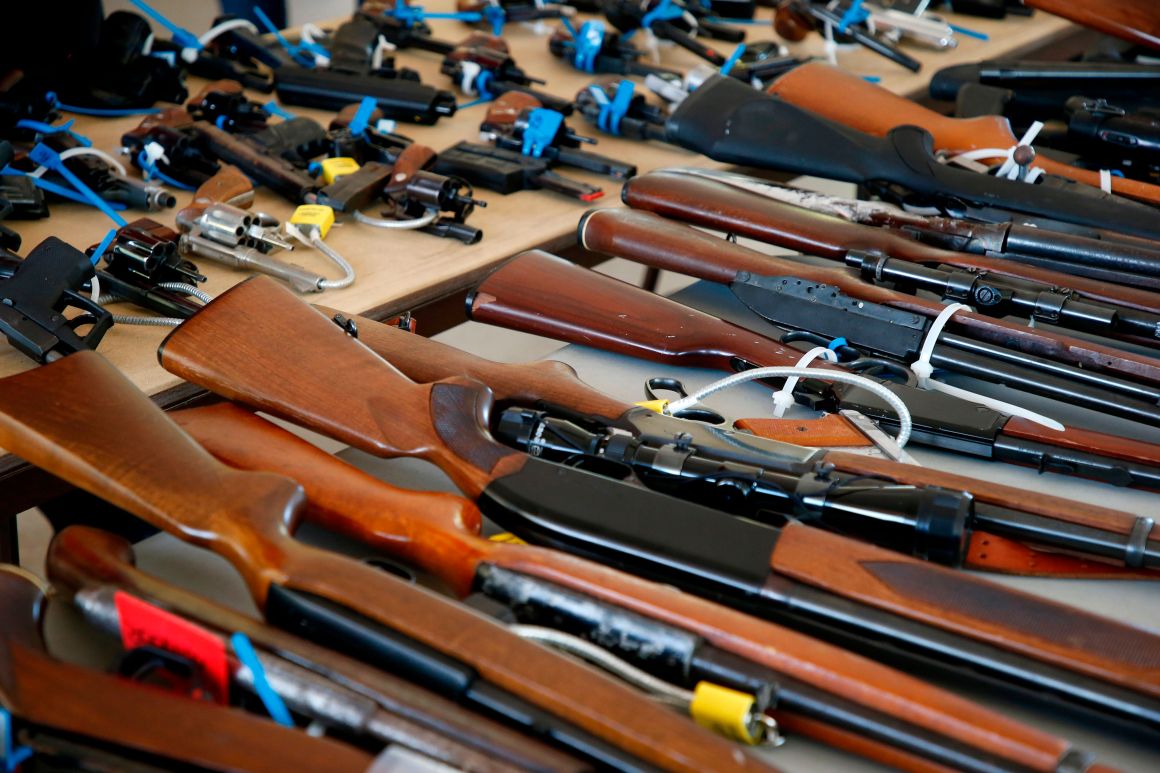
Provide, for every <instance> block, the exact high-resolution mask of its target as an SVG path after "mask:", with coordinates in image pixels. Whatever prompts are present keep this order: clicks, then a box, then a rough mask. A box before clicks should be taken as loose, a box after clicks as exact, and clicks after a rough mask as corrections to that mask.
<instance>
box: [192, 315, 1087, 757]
mask: <svg viewBox="0 0 1160 773" xmlns="http://www.w3.org/2000/svg"><path fill="white" fill-rule="evenodd" d="M404 336H405V337H408V338H410V339H415V338H416V337H415V336H410V335H409V334H404ZM173 415H174V417H175V418H176V420H177V421H178V423H180V424H181V425H182V426H183V427H184V428H185V429H186V430H187V431H188V432H190V434H191V435H192V436H193V437H194V438H196V439H197V440H198V441H199V442H201V443H203V444H204V445H205V448H206V450H208V451H210V452H211V453H213V454H214V455H215V456H217V457H218V458H219V459H221V460H222V461H225V462H227V463H228V464H231V465H233V466H236V467H239V468H242V469H256V470H265V471H269V472H277V473H278V474H283V475H287V476H289V477H292V478H294V479H295V480H297V481H298V482H299V483H301V484H302V485H303V487H304V489H305V491H306V494H307V499H308V501H309V503H310V504H309V508H308V510H307V517H309V518H311V519H312V520H314V521H316V522H317V523H318V524H319V525H321V526H323V527H324V528H327V529H329V530H332V531H336V532H340V533H343V534H347V535H349V536H352V537H354V538H356V539H358V540H360V541H362V542H364V543H366V544H368V545H370V546H374V547H377V548H380V549H383V550H386V551H388V552H389V553H391V554H392V555H394V556H396V557H398V558H399V559H402V560H404V561H406V562H407V563H408V564H411V565H414V566H416V567H418V568H419V569H422V570H425V571H427V572H430V573H432V574H433V575H435V576H436V577H438V578H440V579H441V580H443V581H444V582H446V583H447V584H448V586H450V587H451V588H452V589H453V591H454V592H455V593H456V594H458V595H466V594H468V593H472V592H474V593H480V594H482V595H484V596H486V597H487V598H490V599H492V600H493V601H496V602H499V603H501V604H503V605H505V606H507V607H510V608H511V610H512V612H514V613H515V614H516V616H517V619H518V620H519V621H520V622H528V623H533V624H538V625H546V626H550V627H551V628H555V629H560V628H562V629H563V630H565V631H566V632H570V633H573V634H576V635H581V636H584V637H585V638H588V639H590V640H592V641H593V642H594V643H596V644H597V645H599V646H601V647H603V648H605V649H609V650H611V651H613V652H614V653H615V654H617V655H618V656H620V657H627V658H629V659H630V660H631V661H632V662H633V663H634V664H636V665H638V666H640V667H642V668H645V669H646V670H648V671H650V673H653V674H654V675H656V676H658V677H660V678H663V679H665V680H666V681H670V682H672V681H675V682H676V683H677V684H678V686H681V687H686V688H687V687H691V686H692V685H693V684H695V683H697V682H699V681H709V682H714V683H720V684H722V685H723V686H725V687H729V688H731V689H737V690H740V691H743V692H745V693H747V694H749V693H752V694H753V695H755V696H761V695H763V694H764V693H766V692H767V689H766V687H767V686H768V687H772V699H771V700H770V701H768V703H767V704H766V702H765V701H764V699H760V700H759V701H758V707H755V708H757V710H765V711H766V712H767V713H768V714H770V715H771V716H773V717H775V718H776V719H777V722H778V724H779V725H781V726H785V727H787V728H788V729H790V730H791V731H800V732H802V733H804V734H807V735H814V736H815V737H817V738H818V739H819V740H821V741H822V742H823V743H831V744H832V743H834V742H835V740H836V741H837V742H838V745H839V746H843V747H846V748H850V750H851V751H853V752H854V753H857V754H865V755H867V756H869V757H871V758H873V759H879V760H882V761H887V762H888V764H895V765H899V764H900V763H899V762H898V761H892V757H891V755H893V754H895V753H897V752H902V753H904V754H907V755H913V756H915V757H917V758H920V760H922V761H924V762H933V763H936V764H945V765H948V766H950V767H955V768H961V769H967V770H972V769H978V766H981V765H994V766H996V767H998V768H1005V767H1007V766H1009V765H1011V764H1013V763H1014V762H1015V760H1016V759H1018V758H1021V757H1023V755H1024V754H1025V753H1026V752H1027V751H1030V749H1031V748H1034V749H1035V750H1036V756H1040V755H1041V756H1042V761H1043V763H1047V764H1048V766H1049V767H1050V766H1051V765H1052V764H1054V763H1055V762H1057V761H1058V760H1060V759H1061V757H1060V756H1059V755H1060V748H1059V747H1058V746H1055V745H1053V744H1052V743H1048V742H1047V740H1046V739H1043V740H1036V739H1035V736H1036V735H1038V734H1034V733H1030V731H1028V730H1027V729H1026V728H1021V727H1019V725H1018V724H1014V723H1012V724H1009V725H1007V726H1003V725H1001V724H999V723H1001V722H1003V720H1002V719H1000V718H997V717H996V718H994V721H992V718H990V717H988V716H986V714H985V713H983V712H980V711H979V709H978V708H977V707H973V706H970V705H967V704H965V703H962V702H960V701H957V700H955V699H953V698H950V696H946V695H942V694H940V693H938V691H935V690H932V689H931V688H930V687H929V686H927V685H925V684H922V683H920V682H918V681H916V680H914V679H912V678H910V677H906V676H903V675H902V674H899V673H895V672H893V671H891V670H890V669H887V668H884V667H882V666H880V665H878V664H875V663H872V662H871V661H868V660H865V659H863V658H862V657H860V656H857V655H853V654H850V653H847V652H843V651H841V650H838V649H836V648H833V647H830V646H828V645H825V644H823V643H821V642H819V641H816V640H813V639H809V638H807V637H805V636H802V635H801V634H798V633H796V632H793V631H790V630H788V629H785V628H781V627H779V626H775V625H772V624H770V623H765V622H762V621H759V620H757V619H756V618H753V617H750V616H748V615H744V614H742V613H740V612H737V611H734V610H730V609H727V608H725V607H722V606H720V605H718V604H713V603H711V602H708V601H704V600H701V599H698V598H696V597H695V596H692V595H690V594H686V593H681V592H679V591H677V590H675V589H673V588H669V587H665V586H663V585H659V584H656V583H651V582H648V581H647V580H642V579H639V578H635V577H632V576H631V575H628V574H625V573H623V572H618V571H616V570H614V569H609V568H607V567H604V566H598V565H596V564H595V563H593V562H590V561H586V560H584V559H581V558H576V557H573V556H569V555H566V554H564V553H561V552H559V551H555V550H547V549H544V548H540V547H534V546H529V545H521V544H514V543H512V542H506V541H505V542H498V541H493V540H488V539H484V538H483V537H482V536H481V535H480V527H481V521H482V518H481V516H480V513H479V511H478V510H477V509H476V508H475V507H474V505H472V504H471V503H470V502H468V501H467V500H465V499H462V498H460V497H453V496H450V495H446V496H445V497H444V498H443V501H442V503H441V504H442V505H443V507H442V508H440V509H436V508H432V507H416V506H414V505H413V504H411V503H410V502H409V501H408V500H412V499H414V495H413V494H412V493H411V492H405V491H402V490H400V489H397V488H394V487H393V486H390V485H388V484H386V483H383V482H381V481H379V480H377V479H375V478H372V477H371V476H369V475H367V474H366V473H364V472H361V471H359V470H357V469H355V468H354V467H352V466H350V465H348V464H346V463H345V462H343V461H341V460H340V459H338V458H337V457H335V456H333V455H331V454H328V453H326V452H325V451H322V450H321V449H319V448H318V447H316V446H314V445H312V444H310V443H308V442H306V441H304V440H301V439H299V438H297V437H295V436H293V435H292V434H291V433H289V432H287V431H286V430H283V429H281V428H279V427H276V426H274V425H273V424H272V423H271V422H268V421H266V420H264V419H261V418H259V417H257V416H256V415H254V414H252V413H249V412H247V411H245V410H244V409H241V408H239V407H237V406H233V405H229V404H222V405H215V406H209V407H205V408H195V409H192V410H186V411H177V412H175V413H174V414H173ZM428 498H429V497H428ZM919 703H921V707H919V705H918V704H919ZM956 704H962V705H956ZM834 730H837V731H839V732H838V733H834V732H832V731H834ZM842 732H848V733H851V734H853V735H855V736H857V737H858V738H859V739H860V740H862V741H867V742H869V744H870V746H869V748H859V747H858V745H857V744H854V745H851V746H846V744H845V743H844V739H843V736H842V735H841V733H842ZM981 732H986V733H987V734H988V735H987V737H986V738H985V740H982V739H983V738H984V737H983V736H982V735H980V734H979V733H981ZM991 733H997V736H992V735H990V734H991ZM979 740H982V745H981V746H980V745H979ZM879 745H881V746H882V747H885V748H880V746H879ZM1017 749H1018V751H1017ZM1072 754H1073V756H1074V755H1075V754H1076V753H1075V752H1074V751H1073V752H1072ZM1026 760H1027V761H1026V762H1024V763H1022V764H1028V763H1031V755H1027V758H1026ZM908 762H909V761H907V762H904V763H902V764H901V767H903V768H909V767H910V765H909V764H907V763H908ZM922 764H923V763H921V762H920V763H919V765H918V766H916V767H919V768H921V765H922ZM1039 764H1041V763H1033V764H1032V765H1031V766H1032V767H1037V766H1038V765H1039Z"/></svg>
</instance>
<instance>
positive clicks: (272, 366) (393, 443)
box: [158, 277, 525, 498]
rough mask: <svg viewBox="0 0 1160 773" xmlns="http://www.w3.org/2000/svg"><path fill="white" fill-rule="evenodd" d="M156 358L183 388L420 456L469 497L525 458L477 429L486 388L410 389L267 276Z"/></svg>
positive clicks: (368, 447)
mask: <svg viewBox="0 0 1160 773" xmlns="http://www.w3.org/2000/svg"><path fill="white" fill-rule="evenodd" d="M287 335H290V336H293V341H294V344H293V345H292V346H288V345H287V338H286V337H287ZM158 358H159V359H160V361H161V364H162V366H164V367H165V369H166V370H169V371H170V372H172V373H174V374H175V375H177V376H180V377H181V378H184V379H186V380H187V381H192V382H193V383H195V384H198V385H200V386H203V387H206V388H207V389H211V390H213V391H214V392H217V393H218V394H221V395H223V396H225V397H228V398H230V399H231V400H235V401H237V402H240V403H243V404H246V405H249V406H251V407H253V408H256V409H258V410H262V411H266V412H268V413H272V414H276V415H279V416H282V417H283V418H285V419H288V420H289V421H293V422H296V423H298V424H301V425H302V426H305V427H309V428H310V429H313V430H315V431H317V432H321V433H322V434H324V435H329V436H330V437H333V438H335V439H336V440H340V441H342V442H345V443H348V444H350V445H353V446H355V447H357V448H361V449H362V450H364V451H366V452H367V453H371V454H375V455H378V456H385V457H393V456H418V457H421V458H424V459H427V460H428V461H431V462H433V463H434V464H436V465H438V466H439V467H441V468H442V469H444V470H445V471H446V472H447V473H448V475H449V476H450V477H451V478H452V480H454V481H455V482H456V484H457V485H458V486H459V487H460V488H461V489H462V490H463V491H464V492H465V493H467V494H468V496H470V497H472V498H474V497H476V496H478V495H479V493H480V492H482V491H483V489H484V488H485V487H486V486H487V484H488V482H489V481H490V480H491V479H492V478H493V477H495V476H498V475H502V474H505V473H507V472H514V471H515V470H516V469H518V468H519V466H520V465H522V464H523V461H524V459H525V457H524V455H523V454H520V453H519V452H516V451H512V450H511V449H508V448H504V447H502V446H500V445H499V444H498V443H496V442H495V440H493V439H492V438H491V436H490V435H489V434H488V433H487V431H486V429H484V428H485V427H486V426H487V425H488V422H487V413H488V411H489V409H490V405H491V396H490V393H488V392H487V389H486V387H483V385H481V384H479V383H478V382H469V381H466V380H462V379H460V380H459V381H454V380H452V381H446V382H440V383H437V384H426V385H419V384H416V383H415V382H413V381H411V380H410V379H408V378H407V377H406V376H404V375H403V374H402V373H400V372H399V371H398V370H396V369H395V368H394V367H393V366H391V365H390V364H389V363H387V362H386V361H384V360H383V359H382V358H380V357H378V356H377V355H376V354H375V353H374V352H372V351H371V350H370V349H367V348H366V347H365V346H363V345H362V344H360V343H359V342H358V341H356V340H354V339H352V338H351V337H350V336H348V335H347V334H346V333H344V332H343V331H342V330H341V329H339V327H338V326H337V325H335V324H334V323H333V322H332V321H331V320H329V319H327V318H326V317H325V316H323V315H322V314H319V313H318V312H317V311H316V310H314V309H313V308H311V307H310V306H309V305H308V304H306V303H303V302H302V301H300V300H299V299H298V298H297V297H296V296H295V295H294V293H293V292H292V291H290V290H288V289H286V288H284V287H282V286H281V285H279V284H278V283H277V282H276V281H274V280H272V279H269V278H268V277H256V278H254V279H251V280H248V281H245V282H242V283H241V284H239V285H236V286H235V287H233V288H232V289H230V290H229V291H227V292H225V293H223V294H222V295H219V296H218V297H217V298H216V299H215V300H214V301H213V302H212V303H210V304H209V305H207V306H206V307H205V308H204V309H202V311H200V312H198V313H197V314H195V315H194V316H193V317H192V318H191V319H188V320H186V321H185V323H183V324H182V325H181V327H178V328H176V329H175V330H174V331H173V332H172V333H171V334H170V335H169V337H168V338H166V339H165V341H164V342H163V343H162V345H161V349H160V351H159V353H158Z"/></svg>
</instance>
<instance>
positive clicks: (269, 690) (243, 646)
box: [230, 631, 294, 727]
mask: <svg viewBox="0 0 1160 773" xmlns="http://www.w3.org/2000/svg"><path fill="white" fill-rule="evenodd" d="M230 646H231V647H233V648H234V653H235V654H236V655H237V656H238V661H239V662H241V664H242V665H243V666H245V667H246V668H248V669H250V674H251V676H252V677H253V682H254V690H255V691H256V692H257V693H258V697H259V698H261V699H262V704H263V705H264V706H265V707H266V711H268V712H269V713H270V717H271V718H272V719H273V720H274V721H275V722H277V723H278V724H279V725H283V726H285V727H294V720H293V719H292V718H291V716H290V709H288V708H286V703H285V702H284V701H283V700H282V697H281V696H280V695H278V693H277V692H275V691H274V688H273V687H271V686H270V680H269V679H267V678H266V669H264V668H262V661H260V660H258V653H257V652H255V651H254V645H253V644H251V643H250V638H249V637H248V636H246V635H245V634H244V633H241V632H240V631H239V632H237V633H235V634H234V635H233V636H231V637H230Z"/></svg>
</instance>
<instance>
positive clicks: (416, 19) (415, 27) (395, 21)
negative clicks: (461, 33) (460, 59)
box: [355, 0, 455, 55]
mask: <svg viewBox="0 0 1160 773" xmlns="http://www.w3.org/2000/svg"><path fill="white" fill-rule="evenodd" d="M396 9H407V10H403V11H402V12H401V13H398V14H396V13H395V11H396ZM409 10H410V7H409V6H406V5H405V4H400V3H397V2H395V0H368V2H365V3H363V4H362V5H360V6H359V9H358V10H357V11H355V13H356V14H358V15H360V16H361V17H362V18H364V19H367V20H369V21H370V22H371V23H373V24H374V25H375V27H376V29H377V31H378V34H379V35H381V36H382V37H383V39H385V40H386V41H387V42H388V43H390V44H391V45H392V46H394V47H395V48H396V49H403V48H418V49H421V50H423V51H432V52H434V53H436V54H439V55H445V54H448V53H450V52H451V50H452V49H454V48H455V44H454V43H449V42H447V41H444V40H438V39H436V38H433V37H432V36H431V27H430V26H429V25H428V24H427V23H426V22H424V21H423V19H422V15H421V14H414V13H408V12H407V11H409Z"/></svg>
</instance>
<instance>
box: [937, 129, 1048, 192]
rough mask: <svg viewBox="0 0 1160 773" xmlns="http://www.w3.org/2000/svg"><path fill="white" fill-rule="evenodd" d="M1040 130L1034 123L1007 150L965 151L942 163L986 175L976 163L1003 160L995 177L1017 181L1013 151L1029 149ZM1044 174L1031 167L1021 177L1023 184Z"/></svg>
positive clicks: (984, 170) (976, 149)
mask: <svg viewBox="0 0 1160 773" xmlns="http://www.w3.org/2000/svg"><path fill="white" fill-rule="evenodd" d="M1042 129H1043V122H1042V121H1036V122H1035V123H1033V124H1031V126H1030V127H1028V129H1027V131H1026V132H1024V133H1023V136H1022V137H1020V138H1019V140H1018V141H1017V142H1016V143H1015V144H1014V145H1012V146H1011V147H1009V148H975V149H974V150H967V151H964V152H962V153H956V154H955V155H953V156H947V157H946V158H945V159H944V162H945V163H947V164H957V165H958V166H961V167H964V168H966V169H970V170H971V171H972V172H980V173H986V172H987V167H986V166H985V165H983V164H980V163H978V162H979V161H980V160H981V159H986V158H1001V159H1003V163H1002V164H1000V165H999V168H998V169H997V170H996V171H995V176H996V177H1000V178H1004V179H1007V180H1018V179H1019V171H1020V167H1019V164H1017V163H1016V162H1015V151H1016V150H1018V149H1019V148H1020V147H1022V146H1024V145H1026V146H1028V147H1030V146H1031V143H1033V142H1034V141H1035V138H1036V137H1038V136H1039V132H1040V131H1041V130H1042ZM1044 174H1046V172H1045V171H1044V170H1043V169H1042V168H1041V167H1038V166H1032V167H1030V168H1028V169H1027V173H1026V174H1025V175H1024V177H1023V182H1026V183H1033V182H1035V181H1036V180H1038V179H1039V178H1040V177H1042V176H1043V175H1044Z"/></svg>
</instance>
